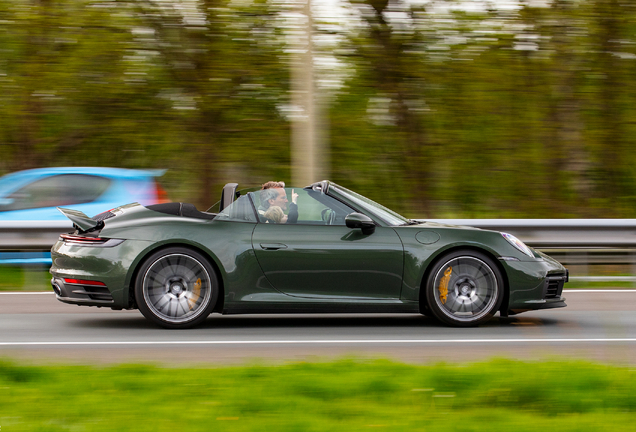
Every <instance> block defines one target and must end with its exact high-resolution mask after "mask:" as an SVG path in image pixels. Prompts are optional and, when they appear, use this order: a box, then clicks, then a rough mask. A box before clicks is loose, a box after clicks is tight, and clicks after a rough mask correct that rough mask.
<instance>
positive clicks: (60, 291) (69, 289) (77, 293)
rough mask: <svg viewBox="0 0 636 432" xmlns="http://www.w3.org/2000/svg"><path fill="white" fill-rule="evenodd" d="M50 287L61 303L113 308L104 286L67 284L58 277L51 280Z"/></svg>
mask: <svg viewBox="0 0 636 432" xmlns="http://www.w3.org/2000/svg"><path fill="white" fill-rule="evenodd" d="M51 286H52V287H53V291H55V295H56V297H57V299H58V300H59V301H61V302H63V303H69V304H76V305H81V306H97V307H113V306H115V301H114V300H113V296H112V294H111V293H110V291H109V290H108V287H106V286H94V285H85V284H81V283H68V282H65V280H64V279H63V278H59V277H54V278H52V279H51Z"/></svg>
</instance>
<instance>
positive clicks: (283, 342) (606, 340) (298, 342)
mask: <svg viewBox="0 0 636 432" xmlns="http://www.w3.org/2000/svg"><path fill="white" fill-rule="evenodd" d="M591 342H601V343H625V342H627V343H631V342H636V338H564V339H549V338H545V339H334V340H329V339H315V340H311V339H309V340H302V339H297V340H244V341H241V340H203V341H196V340H194V341H175V340H172V341H96V342H86V341H75V342H73V341H67V342H65V341H57V342H53V341H49V342H0V347H3V346H77V345H80V346H81V345H95V346H100V345H302V344H312V345H320V344H322V345H325V344H475V343H480V344H503V343H508V344H513V343H591Z"/></svg>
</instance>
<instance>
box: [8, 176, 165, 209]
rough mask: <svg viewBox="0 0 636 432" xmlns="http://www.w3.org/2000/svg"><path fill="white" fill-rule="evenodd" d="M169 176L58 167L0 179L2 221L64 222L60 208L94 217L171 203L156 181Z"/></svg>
mask: <svg viewBox="0 0 636 432" xmlns="http://www.w3.org/2000/svg"><path fill="white" fill-rule="evenodd" d="M164 172H165V170H132V169H122V168H97V167H60V168H37V169H31V170H26V171H18V172H15V173H12V174H7V175H5V176H3V177H0V221H26V220H38V221H53V220H66V217H65V216H64V215H63V214H62V213H60V212H59V211H58V210H57V209H56V207H66V206H73V208H74V209H76V210H79V211H81V212H83V213H85V214H87V215H96V214H99V213H101V212H103V211H106V210H109V209H111V208H114V207H118V206H120V205H122V204H128V203H132V202H138V203H140V204H143V205H148V204H159V203H162V202H168V201H169V200H168V197H167V194H166V192H165V191H164V189H163V188H162V187H161V186H160V185H159V183H157V181H156V180H155V179H156V177H159V176H161V175H163V173H164Z"/></svg>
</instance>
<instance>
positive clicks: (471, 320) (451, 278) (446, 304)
mask: <svg viewBox="0 0 636 432" xmlns="http://www.w3.org/2000/svg"><path fill="white" fill-rule="evenodd" d="M425 289H426V293H425V294H426V300H427V304H428V308H429V309H430V311H431V313H432V314H433V315H434V316H435V318H437V319H438V320H439V321H441V322H442V323H444V324H449V325H452V326H456V327H470V326H476V325H479V324H482V323H484V322H486V321H488V320H489V319H491V318H492V317H493V315H494V314H495V313H496V312H497V310H499V307H500V306H501V302H502V300H503V290H504V283H503V277H502V275H501V272H500V271H499V268H498V267H497V264H496V263H495V262H494V261H493V260H492V258H490V257H489V256H487V255H485V254H483V253H481V252H477V251H472V250H467V251H456V252H452V253H450V254H448V255H445V256H443V257H442V258H440V259H439V260H438V261H437V262H436V263H435V265H434V266H433V269H432V271H431V272H430V274H429V276H428V280H427V282H426V287H425Z"/></svg>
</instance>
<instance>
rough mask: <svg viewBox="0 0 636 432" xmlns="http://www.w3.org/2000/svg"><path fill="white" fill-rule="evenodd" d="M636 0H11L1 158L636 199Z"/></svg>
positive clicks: (5, 14) (449, 195) (213, 182)
mask: <svg viewBox="0 0 636 432" xmlns="http://www.w3.org/2000/svg"><path fill="white" fill-rule="evenodd" d="M635 73H636V2H634V1H631V0H624V1H620V2H619V1H618V0H587V1H586V0H581V1H569V0H554V1H552V2H549V1H541V0H536V1H535V0H528V1H515V2H507V1H497V0H494V1H490V2H486V1H484V2H481V1H451V0H439V1H418V0H413V1H399V0H396V1H386V0H367V1H362V0H353V1H346V0H313V1H312V2H311V3H307V2H295V1H292V0H290V1H285V0H270V1H260V0H255V1H251V0H172V1H151V0H137V1H135V0H130V1H125V0H123V1H88V0H82V1H79V0H0V174H1V175H4V174H7V173H11V172H15V171H19V170H24V169H29V168H39V167H52V166H102V167H118V168H134V169H166V170H167V171H166V173H165V174H164V175H163V176H162V177H161V178H160V179H159V180H160V182H161V184H162V186H163V188H164V189H165V190H166V191H167V194H168V196H169V197H170V199H171V200H174V201H186V202H193V203H195V204H196V205H197V206H198V207H199V208H200V209H206V208H208V207H209V206H210V205H211V204H213V203H214V202H216V201H218V200H219V199H220V194H221V187H222V186H223V184H225V183H227V182H238V183H241V184H245V185H255V184H260V183H263V182H265V181H267V180H284V181H287V182H290V181H291V182H293V183H294V184H295V185H300V186H304V185H306V184H307V183H309V182H312V181H318V180H322V179H324V178H329V179H331V180H333V181H336V182H338V183H341V184H343V185H344V186H346V187H348V188H351V189H353V190H356V191H357V192H360V193H362V194H364V195H367V196H369V197H371V198H372V199H375V200H377V201H380V202H381V203H383V204H385V205H387V206H388V207H391V208H393V209H395V210H397V211H399V212H401V213H403V214H405V215H406V216H409V217H419V218H424V217H428V218H462V217H463V218H573V217H581V218H596V217H600V218H623V217H627V218H633V217H635V216H636V211H635V208H636V205H635V204H636V172H635V168H634V166H635V162H636V152H634V151H632V149H633V147H634V145H633V142H634V136H635V132H636V103H635V102H636V80H634V76H635Z"/></svg>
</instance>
